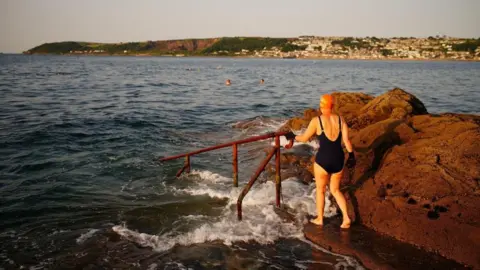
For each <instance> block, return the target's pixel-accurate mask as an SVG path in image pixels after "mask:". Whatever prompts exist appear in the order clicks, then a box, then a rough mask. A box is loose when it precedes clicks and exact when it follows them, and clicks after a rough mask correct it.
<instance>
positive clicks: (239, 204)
mask: <svg viewBox="0 0 480 270" xmlns="http://www.w3.org/2000/svg"><path fill="white" fill-rule="evenodd" d="M275 151H276V149H275V148H272V149H271V150H270V152H269V153H268V156H267V157H266V158H265V159H264V160H263V161H262V163H261V164H260V166H259V167H258V168H257V171H256V172H255V174H254V175H253V176H252V178H250V181H248V183H247V185H246V186H245V187H244V188H243V190H242V192H241V193H240V195H239V196H238V200H237V215H238V220H242V201H243V198H244V197H245V195H247V193H248V191H249V190H250V188H251V187H252V186H253V184H254V183H255V181H256V180H257V178H258V176H259V175H260V174H261V173H262V172H263V170H264V169H265V166H267V164H268V162H269V161H270V159H272V157H273V155H275Z"/></svg>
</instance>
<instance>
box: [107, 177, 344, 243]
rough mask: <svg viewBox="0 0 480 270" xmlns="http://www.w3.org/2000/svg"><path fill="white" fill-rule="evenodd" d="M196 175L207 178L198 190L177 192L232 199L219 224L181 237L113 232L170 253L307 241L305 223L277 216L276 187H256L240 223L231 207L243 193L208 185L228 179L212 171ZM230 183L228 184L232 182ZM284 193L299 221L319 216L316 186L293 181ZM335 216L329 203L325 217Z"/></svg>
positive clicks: (245, 202)
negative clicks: (208, 245)
mask: <svg viewBox="0 0 480 270" xmlns="http://www.w3.org/2000/svg"><path fill="white" fill-rule="evenodd" d="M196 173H197V174H198V175H202V176H205V177H206V178H200V179H199V180H197V182H195V183H196V185H194V186H191V187H188V188H184V189H181V188H177V192H184V193H188V194H191V195H207V196H210V197H212V198H226V199H228V202H227V205H226V206H225V208H224V209H223V212H222V214H221V216H220V218H218V219H215V221H210V220H208V219H205V223H204V224H202V225H200V226H198V227H196V228H194V229H192V230H191V231H189V232H186V233H182V234H179V235H174V234H172V233H165V234H161V235H151V234H146V233H141V232H136V231H133V230H130V229H128V228H127V227H126V226H125V225H117V226H113V230H114V231H115V232H117V233H118V234H120V235H121V236H123V237H125V238H127V239H128V240H130V241H133V242H135V243H137V244H139V245H141V246H144V247H150V248H152V249H154V250H156V251H165V250H169V249H171V248H172V247H173V246H175V245H185V246H187V245H191V244H196V243H204V242H209V241H215V240H219V241H222V242H223V243H224V244H225V245H231V244H232V243H233V242H237V241H243V242H247V241H252V240H253V241H256V242H258V243H260V244H270V243H273V242H274V241H276V240H277V239H279V238H297V239H304V236H303V230H302V228H303V224H302V223H301V222H296V221H290V222H286V221H284V220H283V219H282V218H281V217H280V216H279V215H278V214H277V213H276V211H275V206H274V202H275V185H274V183H272V182H266V183H261V184H257V185H255V186H254V187H252V189H251V190H250V192H249V193H248V194H247V195H246V196H245V198H244V200H243V204H242V207H243V220H242V221H238V220H237V212H236V209H235V207H231V206H232V205H234V204H236V203H237V198H238V195H239V194H240V191H241V189H240V188H232V187H230V186H229V187H228V188H227V187H225V186H222V185H219V186H217V188H223V189H221V190H215V189H214V188H213V187H211V186H208V185H210V184H212V183H213V182H215V181H217V180H218V179H223V178H225V177H223V178H221V177H219V176H218V175H217V174H214V173H211V172H208V171H203V172H196ZM226 179H227V180H228V182H230V180H231V179H228V178H226ZM282 191H283V199H284V201H283V203H284V204H285V205H286V206H287V207H288V208H289V211H290V212H291V213H293V214H294V215H296V216H297V220H302V217H304V216H305V215H306V214H310V215H314V214H315V188H314V187H313V185H312V186H305V185H303V184H301V183H299V182H298V181H297V180H296V179H295V178H290V179H287V180H285V181H283V182H282ZM334 213H335V209H334V208H333V207H332V206H331V203H330V201H329V200H328V199H327V200H326V203H325V216H326V217H329V216H332V215H334ZM184 218H186V219H197V220H201V219H202V218H204V216H197V215H190V216H186V217H184Z"/></svg>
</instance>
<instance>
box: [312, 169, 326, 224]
mask: <svg viewBox="0 0 480 270" xmlns="http://www.w3.org/2000/svg"><path fill="white" fill-rule="evenodd" d="M313 173H314V174H315V184H316V185H317V218H316V219H313V220H311V222H312V223H313V224H317V225H323V209H324V208H325V189H326V187H327V183H328V179H329V175H328V173H327V172H326V171H325V170H324V169H323V168H322V167H320V165H318V164H317V163H314V165H313Z"/></svg>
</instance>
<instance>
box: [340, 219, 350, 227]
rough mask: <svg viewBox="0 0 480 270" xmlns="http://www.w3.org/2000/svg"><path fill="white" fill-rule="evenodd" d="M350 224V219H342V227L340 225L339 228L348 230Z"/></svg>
mask: <svg viewBox="0 0 480 270" xmlns="http://www.w3.org/2000/svg"><path fill="white" fill-rule="evenodd" d="M350 223H352V221H350V219H344V220H343V222H342V225H340V228H342V229H348V228H350Z"/></svg>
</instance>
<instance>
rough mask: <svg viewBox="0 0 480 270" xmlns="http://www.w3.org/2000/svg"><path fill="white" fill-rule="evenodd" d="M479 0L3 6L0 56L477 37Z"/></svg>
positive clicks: (120, 0)
mask: <svg viewBox="0 0 480 270" xmlns="http://www.w3.org/2000/svg"><path fill="white" fill-rule="evenodd" d="M479 11H480V0H328V1H327V0H296V1H292V0H285V1H284V0H255V1H254V0H242V1H233V0H232V1H231V0H136V1H133V0H128V1H127V0H83V1H71V0H0V37H1V39H0V52H21V51H24V50H27V49H30V48H32V47H34V46H36V45H40V44H42V43H45V42H55V41H71V40H73V41H98V42H119V41H142V40H160V39H173V38H202V37H221V36H271V37H296V36H299V35H320V36H377V37H392V36H415V37H422V36H423V37H426V36H430V35H433V36H434V35H437V34H440V35H448V36H455V37H480V15H479Z"/></svg>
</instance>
